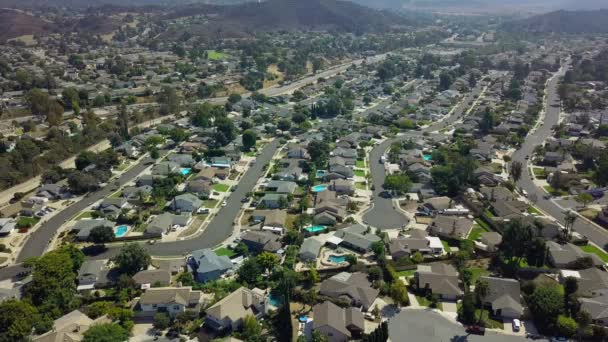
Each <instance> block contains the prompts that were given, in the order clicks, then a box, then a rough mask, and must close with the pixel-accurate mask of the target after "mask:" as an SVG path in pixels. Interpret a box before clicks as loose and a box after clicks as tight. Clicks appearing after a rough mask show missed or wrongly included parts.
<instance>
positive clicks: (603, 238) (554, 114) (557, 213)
mask: <svg viewBox="0 0 608 342" xmlns="http://www.w3.org/2000/svg"><path fill="white" fill-rule="evenodd" d="M564 72H565V70H562V72H561V73H560V74H559V75H563V73H564ZM558 85H559V77H554V78H553V79H552V80H551V81H550V82H549V84H548V87H547V102H546V109H545V111H546V114H545V118H544V120H543V121H542V124H541V125H540V126H539V127H538V128H537V130H536V131H535V132H533V133H531V134H530V135H528V137H527V138H526V140H525V142H524V143H523V144H522V146H521V147H520V149H519V150H517V151H516V152H515V153H514V154H513V156H512V159H513V160H514V161H515V160H517V161H521V162H522V163H523V165H524V169H525V170H528V160H526V156H532V154H533V153H534V148H535V147H536V146H539V145H542V144H543V143H544V141H545V139H547V137H549V136H550V135H551V133H552V128H553V126H555V125H557V123H558V121H559V114H560V110H561V109H560V106H559V95H558V94H557V87H558ZM517 185H518V186H520V187H521V188H522V189H524V190H526V191H527V192H528V197H531V196H534V197H536V198H537V201H536V206H537V207H538V208H540V209H541V210H543V211H544V212H545V213H547V214H548V215H550V216H553V217H554V218H555V219H557V220H558V221H560V222H561V223H564V210H563V209H562V208H561V207H560V206H558V205H557V204H556V203H554V202H553V201H552V200H551V199H546V198H545V196H546V195H547V193H546V192H545V191H544V190H543V189H541V188H539V187H537V186H536V184H534V181H533V180H532V176H531V175H530V173H529V172H524V174H523V175H522V178H521V179H520V180H519V182H518V183H517ZM574 230H575V231H577V232H579V233H580V234H582V235H585V236H586V237H587V238H589V240H591V241H593V242H594V243H596V244H597V245H599V246H601V247H604V246H606V244H608V232H607V231H606V230H604V229H602V228H600V227H598V226H595V225H593V224H590V223H588V222H586V221H584V220H583V219H582V218H579V219H577V220H576V221H575V223H574Z"/></svg>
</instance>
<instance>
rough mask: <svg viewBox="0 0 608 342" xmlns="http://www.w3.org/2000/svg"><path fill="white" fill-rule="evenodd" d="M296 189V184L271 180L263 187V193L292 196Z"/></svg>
mask: <svg viewBox="0 0 608 342" xmlns="http://www.w3.org/2000/svg"><path fill="white" fill-rule="evenodd" d="M297 188H298V184H296V183H295V182H291V181H282V180H273V181H270V182H268V184H267V185H266V186H265V187H264V190H265V191H269V192H274V193H277V194H284V195H287V194H293V193H294V192H295V191H296V189H297Z"/></svg>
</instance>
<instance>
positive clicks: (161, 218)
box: [144, 213, 192, 237]
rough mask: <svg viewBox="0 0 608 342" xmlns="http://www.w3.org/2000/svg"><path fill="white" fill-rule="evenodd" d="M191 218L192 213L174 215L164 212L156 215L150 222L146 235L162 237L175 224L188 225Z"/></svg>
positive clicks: (179, 225)
mask: <svg viewBox="0 0 608 342" xmlns="http://www.w3.org/2000/svg"><path fill="white" fill-rule="evenodd" d="M191 218H192V217H191V216H190V214H180V215H174V214H171V213H162V214H160V215H158V216H156V217H154V218H153V219H152V221H150V223H148V225H147V226H146V230H145V232H144V236H146V237H161V236H162V235H163V234H166V233H167V232H168V231H169V230H170V229H171V228H173V227H174V226H178V227H186V226H187V225H188V224H189V223H190V219H191Z"/></svg>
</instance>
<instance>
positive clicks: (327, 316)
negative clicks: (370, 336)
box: [313, 301, 365, 342]
mask: <svg viewBox="0 0 608 342" xmlns="http://www.w3.org/2000/svg"><path fill="white" fill-rule="evenodd" d="M313 317H314V320H313V330H314V331H317V332H319V333H321V334H322V335H324V336H326V337H327V340H328V341H330V342H346V341H349V340H351V339H352V338H356V337H360V336H361V334H362V333H363V332H364V331H365V321H364V319H363V313H361V311H359V310H358V309H356V308H353V307H350V308H341V307H339V306H337V305H336V304H334V303H332V302H330V301H325V302H323V303H321V304H317V305H315V306H314V307H313Z"/></svg>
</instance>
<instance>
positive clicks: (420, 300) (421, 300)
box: [416, 295, 443, 311]
mask: <svg viewBox="0 0 608 342" xmlns="http://www.w3.org/2000/svg"><path fill="white" fill-rule="evenodd" d="M416 300H417V301H418V304H420V306H430V305H431V301H430V300H428V299H426V297H422V296H418V295H416ZM436 309H439V310H441V311H443V305H441V302H439V303H437V307H436Z"/></svg>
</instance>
